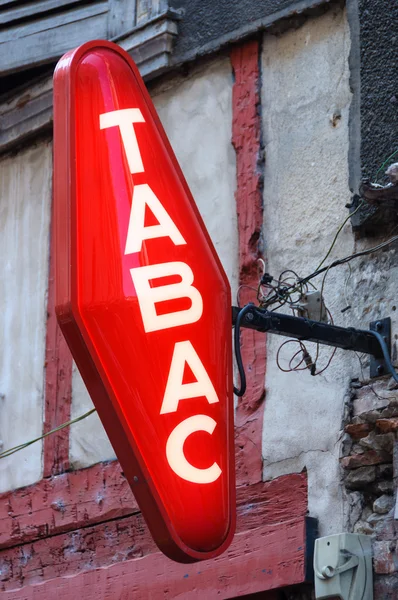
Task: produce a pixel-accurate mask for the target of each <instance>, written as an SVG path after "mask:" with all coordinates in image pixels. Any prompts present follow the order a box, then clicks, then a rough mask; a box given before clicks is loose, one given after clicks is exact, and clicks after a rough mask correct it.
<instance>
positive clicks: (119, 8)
mask: <svg viewBox="0 0 398 600" xmlns="http://www.w3.org/2000/svg"><path fill="white" fill-rule="evenodd" d="M136 4H137V0H108V7H109V9H108V36H109V38H113V37H116V36H119V35H121V34H123V33H125V32H126V31H129V30H130V29H132V28H133V27H135V25H136Z"/></svg>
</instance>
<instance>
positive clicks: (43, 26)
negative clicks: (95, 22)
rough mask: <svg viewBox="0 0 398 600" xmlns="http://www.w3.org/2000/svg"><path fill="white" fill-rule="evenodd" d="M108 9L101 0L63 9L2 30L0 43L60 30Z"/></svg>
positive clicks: (105, 3)
mask: <svg viewBox="0 0 398 600" xmlns="http://www.w3.org/2000/svg"><path fill="white" fill-rule="evenodd" d="M107 11H108V5H107V2H105V1H101V2H96V3H95V4H89V5H87V6H84V7H82V8H77V9H71V10H67V11H63V12H61V13H60V14H55V15H52V16H49V17H46V18H44V19H37V20H35V21H32V22H30V23H27V24H25V25H19V26H15V27H7V28H6V29H3V30H2V31H0V44H3V43H5V42H9V41H13V40H18V39H21V38H27V37H30V36H33V35H34V34H36V33H41V32H45V31H47V32H50V31H54V30H59V29H60V28H61V27H62V26H63V25H70V24H71V23H76V22H79V21H85V20H87V19H90V18H91V17H95V16H96V15H101V14H104V13H106V12H107ZM86 26H87V24H86ZM24 43H25V41H24ZM1 50H3V49H1Z"/></svg>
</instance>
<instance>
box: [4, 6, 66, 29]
mask: <svg viewBox="0 0 398 600" xmlns="http://www.w3.org/2000/svg"><path fill="white" fill-rule="evenodd" d="M4 4H7V6H6V8H5V9H3V10H2V11H1V12H0V24H1V25H4V24H8V23H12V22H14V21H18V20H20V19H26V18H27V17H33V18H35V19H37V17H38V16H39V15H40V14H42V13H46V12H49V11H52V10H58V9H60V8H61V7H63V6H67V5H68V4H76V0H43V1H42V2H34V3H33V4H27V5H25V6H18V0H13V1H12V2H10V1H9V0H1V1H0V7H1V6H3V5H4ZM10 4H11V7H10Z"/></svg>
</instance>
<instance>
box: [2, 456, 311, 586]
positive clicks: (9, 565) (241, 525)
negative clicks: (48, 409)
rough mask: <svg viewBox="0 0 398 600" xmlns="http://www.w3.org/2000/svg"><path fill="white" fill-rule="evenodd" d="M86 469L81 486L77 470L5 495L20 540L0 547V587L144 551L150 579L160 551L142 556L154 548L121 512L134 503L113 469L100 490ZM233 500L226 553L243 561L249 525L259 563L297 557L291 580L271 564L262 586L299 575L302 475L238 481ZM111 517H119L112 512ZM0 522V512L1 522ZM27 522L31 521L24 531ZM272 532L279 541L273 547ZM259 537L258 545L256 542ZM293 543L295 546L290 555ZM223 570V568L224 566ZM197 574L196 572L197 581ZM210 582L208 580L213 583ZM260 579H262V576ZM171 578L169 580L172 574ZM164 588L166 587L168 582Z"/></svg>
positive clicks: (168, 565)
mask: <svg viewBox="0 0 398 600" xmlns="http://www.w3.org/2000/svg"><path fill="white" fill-rule="evenodd" d="M108 466H111V465H108ZM112 466H114V467H116V466H117V464H116V463H114V464H113V465H112ZM90 471H93V469H86V479H85V480H80V484H81V485H82V487H80V485H79V478H78V477H76V478H75V479H74V481H73V480H69V485H66V482H65V481H62V482H60V486H59V487H58V486H54V487H52V488H51V487H50V488H49V489H48V490H43V489H42V490H41V494H39V493H37V492H38V490H37V489H36V490H34V489H33V488H34V487H35V486H30V488H25V495H24V496H22V490H19V491H18V493H17V492H14V495H13V496H11V497H10V498H9V499H8V503H7V506H8V509H9V512H10V515H9V518H10V520H11V521H12V524H13V528H12V531H9V532H8V533H9V535H11V537H12V541H11V543H14V544H15V542H17V541H19V544H18V545H13V547H9V548H7V549H4V550H2V551H1V552H0V573H1V577H0V581H1V586H0V589H2V590H3V591H5V590H10V589H15V588H20V587H22V586H23V588H22V589H23V591H24V593H25V592H26V593H27V594H28V593H30V592H28V591H27V590H28V589H29V588H27V587H26V586H27V585H28V584H32V585H33V584H36V583H39V582H42V583H43V582H44V581H46V580H51V581H52V583H53V585H54V586H55V587H56V588H57V589H58V584H60V585H61V583H62V582H61V581H58V580H56V581H54V578H59V577H67V576H68V577H71V576H74V575H76V574H77V573H81V572H84V571H93V570H95V569H98V568H108V567H109V566H110V565H112V564H115V563H116V562H120V563H123V562H125V561H127V562H129V561H130V560H131V559H133V558H134V559H136V558H140V559H143V558H144V557H145V559H146V560H147V562H146V563H145V564H146V565H147V568H148V573H147V575H149V574H150V577H148V579H153V578H152V572H151V571H150V570H149V569H152V568H155V567H156V569H158V566H157V565H159V564H160V562H159V561H160V558H159V557H158V558H157V559H156V561H154V560H153V559H152V558H151V559H149V557H150V556H153V555H156V556H157V555H158V552H157V548H156V547H155V544H154V542H153V540H152V538H151V536H150V534H149V531H148V529H147V527H146V525H145V523H144V521H143V519H142V516H141V514H140V513H139V512H135V514H130V515H129V516H126V517H122V514H123V513H124V511H126V510H130V511H134V510H137V509H135V508H134V505H135V503H134V502H132V503H130V504H128V498H126V495H125V491H126V488H125V487H124V484H123V485H121V486H120V487H119V486H118V484H117V476H116V474H117V469H116V468H115V469H114V471H113V477H111V476H109V477H108V478H106V476H105V477H104V480H103V483H102V485H103V487H102V492H101V489H100V488H99V487H98V485H99V482H100V481H101V475H100V472H99V471H97V474H96V476H95V477H94V476H93V475H94V474H93V473H91V475H92V476H90ZM80 473H82V471H80ZM103 475H104V474H103ZM57 479H60V478H58V477H56V478H53V481H54V480H55V481H56V480H57ZM105 483H106V489H107V490H109V497H108V499H107V500H104V504H103V506H101V502H99V500H101V495H102V493H103V490H104V489H105V485H104V484H105ZM66 489H69V490H70V492H68V496H67V497H65V490H66ZM118 494H120V500H118ZM29 499H30V501H29ZM237 499H238V519H237V534H238V535H237V537H236V538H235V541H234V545H233V546H232V548H234V550H233V551H232V555H231V554H229V555H226V557H227V556H229V557H231V556H235V558H236V557H241V558H242V560H243V559H244V558H245V555H246V552H247V548H248V547H247V545H246V544H247V543H248V542H249V541H250V540H251V534H250V535H249V533H248V532H253V536H254V537H253V540H254V539H255V537H256V536H257V539H258V547H257V549H256V550H255V551H256V552H257V554H258V555H259V556H260V550H261V552H263V554H261V556H262V560H263V562H264V561H265V562H267V561H268V560H271V559H272V560H273V558H272V557H273V556H278V553H280V554H281V555H285V554H286V556H291V560H292V562H293V563H294V562H297V569H296V567H295V569H293V571H294V573H295V575H294V577H293V579H292V577H290V576H289V577H288V578H287V579H286V580H285V579H284V578H285V576H286V575H287V573H288V570H284V568H283V569H282V570H281V569H280V568H279V567H278V569H276V567H275V569H274V570H273V577H272V578H271V577H270V574H268V575H269V577H268V578H267V579H266V581H267V586H269V587H265V588H264V589H274V588H277V587H279V586H280V585H293V583H298V582H302V581H304V580H305V574H304V566H305V557H306V541H305V539H304V530H305V515H306V512H307V477H306V474H305V473H301V474H294V475H286V476H283V477H280V478H278V479H275V480H273V481H270V482H265V483H259V484H256V485H253V486H244V487H241V488H238V494H237ZM18 500H23V502H22V504H21V505H18ZM1 504H3V503H1ZM18 511H20V512H19V514H18ZM12 515H13V517H12ZM117 516H118V517H119V518H115V517H117ZM64 519H65V520H64ZM4 522H5V521H4V519H3V520H2V523H4ZM29 523H31V524H32V525H33V524H34V525H33V527H32V529H31V530H30V529H29ZM46 526H47V527H46ZM19 528H20V529H21V530H23V531H24V532H25V534H26V535H28V534H29V532H30V533H31V534H34V536H35V537H34V538H33V539H32V541H28V539H25V543H22V544H21V535H20V532H19V531H18V529H19ZM14 534H15V535H14ZM279 534H280V548H279V549H277V546H278V543H279V542H278V539H279ZM241 536H243V537H241ZM268 536H269V539H268ZM284 536H285V537H286V540H285V537H284ZM260 540H261V544H262V545H263V546H264V548H263V549H260ZM288 540H290V541H289V542H288ZM268 546H269V547H270V548H272V553H271V555H268V554H267V552H268V550H267V548H268ZM249 547H250V548H252V546H249ZM293 547H295V548H296V550H295V551H294V552H293V554H292V548H293ZM253 548H254V547H253ZM264 553H265V554H264ZM289 553H290V554H289ZM162 559H163V570H164V572H165V573H167V572H168V571H169V570H170V571H171V572H174V569H175V565H174V563H172V562H171V561H170V560H169V559H167V558H166V557H162ZM219 560H220V559H216V560H215V561H207V562H206V564H207V565H210V564H211V563H212V562H215V563H216V564H218V561H219ZM223 560H227V558H225V559H223ZM222 564H224V563H222ZM233 564H234V563H231V573H230V575H229V577H232V573H233V571H234V567H233V566H232V565H233ZM267 564H268V563H267ZM130 566H132V568H133V573H134V572H135V568H136V567H135V566H134V565H129V568H130ZM184 568H186V567H184ZM195 568H196V570H197V571H201V565H196V567H195V566H193V568H192V570H191V571H189V572H192V574H194V572H195ZM262 568H265V567H262ZM156 569H155V571H156ZM223 569H224V570H225V571H226V570H227V567H226V566H225V567H223ZM126 572H128V571H126ZM208 572H209V576H210V575H211V576H213V575H214V573H213V570H212V569H211V568H210V569H209V571H208ZM153 575H154V576H155V575H156V573H155V572H154V573H153ZM234 576H235V575H234ZM242 576H243V574H242ZM293 580H294V581H293ZM202 581H203V580H202V579H200V581H199V582H198V585H199V583H201V582H202ZM216 581H217V580H214V582H213V583H214V585H216V583H215V582H216ZM259 581H261V582H263V581H264V577H262V578H260V580H259ZM257 583H258V582H257ZM62 585H63V584H62ZM131 585H133V586H134V585H135V584H134V579H131ZM170 585H171V586H173V585H174V583H173V581H171V583H170ZM245 585H246V584H245ZM55 587H54V588H53V593H54V589H55ZM61 587H62V586H61ZM177 588H178V585H177ZM42 589H43V588H42V587H40V588H38V590H42ZM169 589H170V590H173V587H170V588H169ZM242 589H243V588H242ZM244 589H245V590H246V588H244ZM256 589H257V588H256ZM258 589H261V588H258ZM252 591H255V590H254V589H253V590H252ZM36 593H38V592H36ZM173 593H174V592H173ZM242 593H243V592H242ZM244 593H249V592H247V591H245V592H244ZM78 597H80V595H78ZM116 597H117V596H116ZM144 597H145V596H144ZM173 597H174V596H173Z"/></svg>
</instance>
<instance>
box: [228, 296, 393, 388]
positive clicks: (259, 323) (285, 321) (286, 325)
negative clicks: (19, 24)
mask: <svg viewBox="0 0 398 600" xmlns="http://www.w3.org/2000/svg"><path fill="white" fill-rule="evenodd" d="M240 310H241V309H240V308H238V307H237V306H233V307H232V324H233V325H235V322H236V318H237V315H238V313H239V311H240ZM240 325H241V327H246V328H248V329H255V330H256V331H261V332H264V333H265V332H269V333H275V334H277V335H283V336H286V337H291V338H294V339H297V340H301V341H303V342H304V341H308V342H317V343H319V344H324V345H326V346H333V347H334V348H342V349H343V350H353V351H354V352H360V353H363V354H370V355H371V356H372V357H373V358H372V359H371V372H370V376H371V377H379V376H380V375H383V374H384V373H386V372H387V369H386V365H385V362H384V360H383V352H382V349H381V347H380V343H379V341H378V340H377V338H376V337H375V336H374V335H373V334H372V333H370V331H366V330H362V329H354V328H353V327H348V328H345V327H339V326H337V325H329V324H327V323H321V322H319V321H312V320H310V319H304V318H302V317H294V316H292V315H284V314H282V313H276V312H270V311H268V310H265V309H263V308H259V307H257V306H255V305H254V304H253V306H251V305H250V308H248V310H247V312H246V314H245V315H244V317H243V318H242V321H241V324H240ZM370 329H371V330H373V331H377V332H378V333H380V334H381V335H382V336H383V337H384V341H385V342H386V344H387V347H388V348H389V350H390V347H391V334H390V330H391V319H390V318H386V319H379V320H378V321H374V322H372V323H371V324H370Z"/></svg>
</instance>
